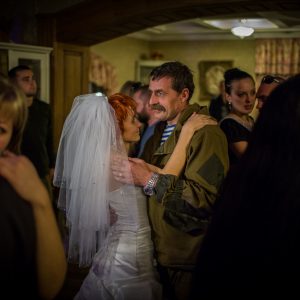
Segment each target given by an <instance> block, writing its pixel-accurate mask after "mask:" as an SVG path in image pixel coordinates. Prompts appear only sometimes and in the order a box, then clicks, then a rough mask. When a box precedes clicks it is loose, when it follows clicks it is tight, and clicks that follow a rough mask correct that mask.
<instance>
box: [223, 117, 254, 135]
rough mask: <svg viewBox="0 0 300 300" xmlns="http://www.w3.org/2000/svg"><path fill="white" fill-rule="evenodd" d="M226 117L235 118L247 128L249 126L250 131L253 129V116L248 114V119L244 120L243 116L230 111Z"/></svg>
mask: <svg viewBox="0 0 300 300" xmlns="http://www.w3.org/2000/svg"><path fill="white" fill-rule="evenodd" d="M224 119H233V120H235V121H237V122H238V123H239V124H241V125H242V126H244V127H245V128H247V129H248V130H249V131H252V129H253V126H254V122H253V119H252V118H251V117H249V116H248V115H247V119H246V120H244V119H243V118H241V117H240V116H238V115H236V114H233V113H229V114H228V115H227V116H226V117H225V118H224Z"/></svg>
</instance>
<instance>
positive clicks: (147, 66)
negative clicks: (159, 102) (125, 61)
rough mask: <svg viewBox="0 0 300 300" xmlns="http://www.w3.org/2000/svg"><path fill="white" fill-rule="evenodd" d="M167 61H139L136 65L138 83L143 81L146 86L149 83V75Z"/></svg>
mask: <svg viewBox="0 0 300 300" xmlns="http://www.w3.org/2000/svg"><path fill="white" fill-rule="evenodd" d="M165 62H166V61H162V60H139V61H137V63H136V76H135V79H136V81H141V82H142V83H144V84H148V83H149V74H150V72H151V71H152V70H153V68H155V67H157V66H160V65H161V64H163V63H165Z"/></svg>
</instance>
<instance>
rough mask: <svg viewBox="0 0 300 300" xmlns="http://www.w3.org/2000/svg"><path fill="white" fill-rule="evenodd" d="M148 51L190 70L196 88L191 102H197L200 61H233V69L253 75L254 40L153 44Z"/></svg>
mask: <svg viewBox="0 0 300 300" xmlns="http://www.w3.org/2000/svg"><path fill="white" fill-rule="evenodd" d="M150 51H159V52H161V53H163V54H164V58H165V59H166V60H179V61H181V62H183V63H184V64H187V65H188V66H189V67H190V68H191V70H192V71H193V72H194V76H195V86H196V89H195V93H194V96H193V98H192V101H193V102H198V101H199V97H200V95H199V66H198V64H199V62H200V61H202V60H233V62H234V66H235V67H239V68H241V69H242V70H245V71H247V72H249V73H250V74H251V75H254V64H255V41H254V40H236V41H233V40H231V41H191V42H186V41H181V42H159V43H158V42H154V43H151V44H150Z"/></svg>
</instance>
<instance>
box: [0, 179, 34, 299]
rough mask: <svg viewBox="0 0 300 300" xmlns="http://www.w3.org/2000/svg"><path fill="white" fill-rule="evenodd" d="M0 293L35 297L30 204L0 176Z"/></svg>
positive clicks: (11, 295)
mask: <svg viewBox="0 0 300 300" xmlns="http://www.w3.org/2000/svg"><path fill="white" fill-rule="evenodd" d="M0 195H1V197H0V198H1V201H0V232H1V247H0V264H1V274H2V276H1V278H0V280H1V287H2V293H3V294H6V292H7V295H10V297H11V299H22V298H23V297H25V296H27V297H28V299H37V291H38V289H37V273H36V272H37V260H36V228H35V222H34V216H33V212H32V208H31V205H30V204H29V203H28V202H27V201H25V200H23V199H21V198H20V197H19V196H18V195H17V194H16V192H15V191H14V190H13V188H12V187H11V186H10V185H9V184H8V182H7V181H5V180H4V179H3V178H2V177H0Z"/></svg>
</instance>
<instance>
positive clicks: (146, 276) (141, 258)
mask: <svg viewBox="0 0 300 300" xmlns="http://www.w3.org/2000/svg"><path fill="white" fill-rule="evenodd" d="M132 193H134V195H132V197H131V195H130V194H132ZM109 198H110V199H109V203H110V207H111V208H113V209H114V210H115V212H116V214H117V217H118V218H117V221H116V223H115V224H114V225H113V226H112V230H111V231H110V233H109V237H108V240H107V246H106V247H104V248H102V249H101V250H100V251H98V252H97V254H96V255H95V257H94V259H93V264H92V266H91V268H90V271H89V274H88V276H87V277H86V278H85V280H84V282H83V284H82V286H81V288H80V291H79V292H78V294H77V295H76V297H75V299H76V300H82V299H85V300H93V299H98V300H99V299H105V300H108V299H114V300H141V299H143V300H159V299H161V293H162V289H161V285H160V284H159V282H158V279H157V274H156V272H155V269H154V267H153V245H152V241H151V232H150V226H149V221H148V216H147V207H146V197H145V195H144V194H143V193H142V191H141V189H140V188H133V187H132V186H131V187H128V186H123V187H122V188H120V189H118V190H115V191H113V192H111V193H109ZM128 202H132V203H128ZM135 202H136V203H135ZM135 210H136V211H135Z"/></svg>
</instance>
